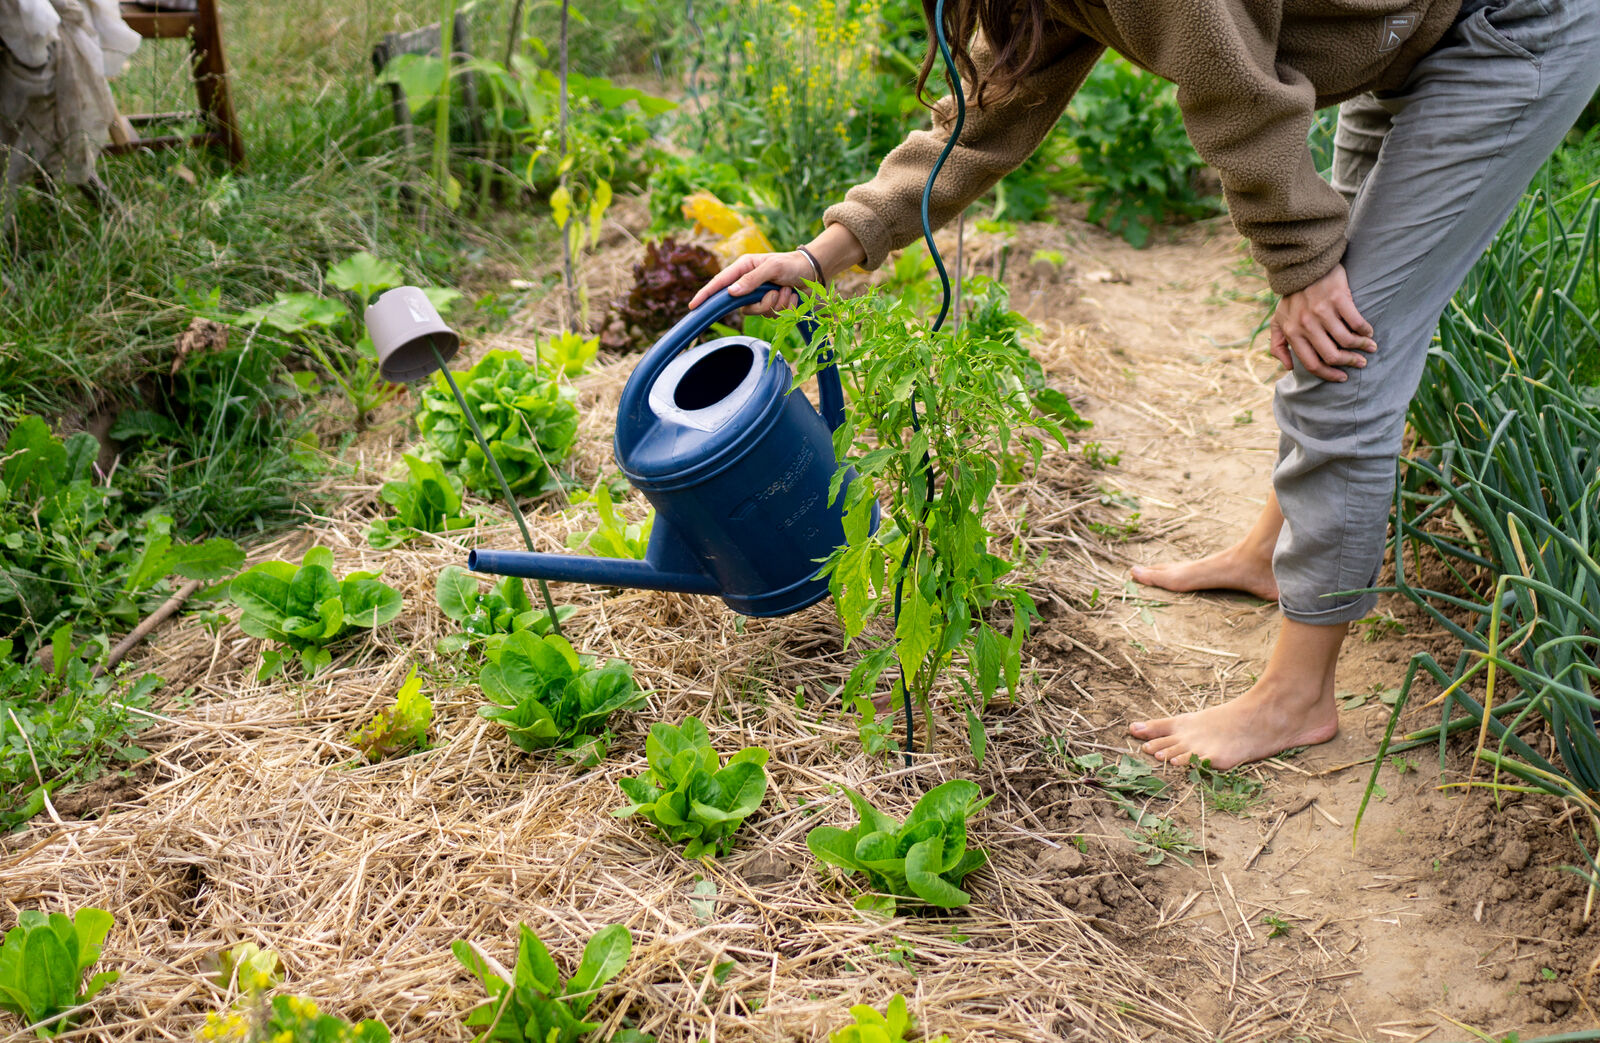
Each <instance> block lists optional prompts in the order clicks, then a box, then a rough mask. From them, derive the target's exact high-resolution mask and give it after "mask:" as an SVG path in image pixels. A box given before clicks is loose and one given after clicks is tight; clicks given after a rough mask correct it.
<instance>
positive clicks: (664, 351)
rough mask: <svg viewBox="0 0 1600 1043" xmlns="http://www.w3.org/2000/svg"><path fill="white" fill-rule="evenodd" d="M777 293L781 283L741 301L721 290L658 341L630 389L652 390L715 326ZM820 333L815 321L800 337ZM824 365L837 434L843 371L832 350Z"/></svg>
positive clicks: (803, 325)
mask: <svg viewBox="0 0 1600 1043" xmlns="http://www.w3.org/2000/svg"><path fill="white" fill-rule="evenodd" d="M776 289H780V287H779V286H778V284H777V283H771V282H769V283H762V284H761V285H760V286H757V287H756V288H755V289H754V290H751V291H750V292H749V293H744V294H740V295H739V296H737V297H735V296H733V295H732V294H731V293H729V292H728V291H727V290H718V291H717V292H716V293H714V294H712V295H711V297H709V298H708V299H707V300H706V302H705V303H704V304H702V305H700V307H698V308H696V309H695V310H694V311H692V312H690V313H689V314H687V315H685V316H684V317H683V318H681V319H679V320H678V323H677V325H675V326H673V327H672V329H670V330H668V331H667V333H666V335H665V336H663V337H662V338H661V339H660V340H658V341H656V343H655V347H653V348H651V349H650V350H649V351H648V352H646V353H645V356H644V358H642V359H640V360H639V365H638V367H637V368H636V369H635V370H634V375H633V377H632V378H630V379H629V381H628V384H629V386H630V387H634V386H637V387H639V388H641V389H643V388H648V387H649V386H650V385H651V384H653V383H655V379H656V376H657V375H658V374H660V372H661V370H662V369H663V368H664V367H665V366H666V364H667V363H669V362H671V361H672V360H673V358H674V357H675V356H676V355H677V354H678V352H680V351H682V350H683V349H684V348H687V347H689V346H690V345H691V344H693V343H694V342H695V340H696V339H697V338H699V336H700V335H701V334H702V333H704V332H705V331H706V330H708V329H710V328H711V326H712V324H713V323H715V322H717V320H719V319H721V318H722V317H723V316H724V315H726V314H728V313H729V312H730V311H733V310H734V309H736V308H742V307H744V306H745V305H747V304H754V303H755V302H757V301H759V300H760V299H761V298H762V297H765V296H766V295H767V294H768V293H770V292H771V291H773V290H776ZM816 332H817V324H816V323H815V322H814V321H812V320H811V319H803V320H801V322H800V335H801V336H802V337H804V338H805V342H806V344H808V345H809V344H811V343H812V340H813V338H814V337H815V336H816ZM821 361H823V362H824V363H826V365H825V366H823V368H822V369H820V370H818V371H817V391H818V393H819V397H820V398H821V400H822V419H823V420H826V421H827V423H828V427H829V429H830V430H835V431H836V430H838V428H839V425H840V424H843V423H844V387H843V385H842V384H840V382H839V367H838V366H836V365H834V363H833V351H832V350H831V349H829V348H827V347H824V348H823V349H822V351H821ZM624 408H626V404H624Z"/></svg>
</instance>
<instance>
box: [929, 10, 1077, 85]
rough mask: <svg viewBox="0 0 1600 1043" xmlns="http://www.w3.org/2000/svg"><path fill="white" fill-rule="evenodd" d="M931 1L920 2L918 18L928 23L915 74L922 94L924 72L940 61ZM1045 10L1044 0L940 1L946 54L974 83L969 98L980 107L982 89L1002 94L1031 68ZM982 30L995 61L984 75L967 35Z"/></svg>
mask: <svg viewBox="0 0 1600 1043" xmlns="http://www.w3.org/2000/svg"><path fill="white" fill-rule="evenodd" d="M935 11H936V0H922V13H923V17H924V18H926V20H927V22H928V53H927V55H926V56H925V57H924V58H923V59H922V72H921V74H920V75H918V76H917V96H918V97H921V96H922V93H923V89H924V88H925V87H926V86H927V83H928V76H929V75H930V74H931V73H932V72H933V68H934V65H935V63H937V62H939V61H940V57H939V43H938V37H937V35H936V34H935V32H934V27H933V22H934V16H935ZM1049 14H1050V3H1049V0H945V5H944V35H945V39H946V40H947V41H948V42H949V44H950V56H951V57H952V58H954V59H955V62H956V69H957V71H959V72H960V73H961V75H962V77H963V78H964V79H966V80H967V81H968V82H970V83H973V84H974V85H975V86H974V90H973V94H972V97H973V98H974V99H975V100H976V101H977V104H978V105H979V106H980V107H982V105H983V103H984V101H985V96H986V94H987V92H989V91H991V90H992V91H993V92H994V93H995V94H996V95H998V96H999V97H1002V98H1003V97H1006V96H1007V95H1009V94H1011V93H1012V92H1014V91H1015V90H1016V89H1017V85H1018V83H1020V82H1021V81H1022V79H1023V78H1024V77H1026V76H1027V75H1028V74H1029V73H1031V72H1033V71H1034V70H1035V68H1036V67H1037V66H1038V64H1039V60H1040V41H1041V40H1042V39H1043V37H1044V28H1045V21H1046V19H1047V18H1048V16H1049ZM976 30H981V31H982V32H983V36H984V39H986V40H987V41H988V42H989V46H990V48H991V50H992V51H993V53H994V64H993V65H992V66H991V67H990V68H989V70H988V71H987V73H986V74H985V75H983V76H981V77H980V76H979V75H978V71H977V68H976V67H975V66H974V65H973V63H972V39H973V35H974V32H975V31H976Z"/></svg>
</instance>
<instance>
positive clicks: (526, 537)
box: [428, 341, 566, 638]
mask: <svg viewBox="0 0 1600 1043" xmlns="http://www.w3.org/2000/svg"><path fill="white" fill-rule="evenodd" d="M428 348H429V350H431V351H432V352H433V360H434V361H435V362H436V363H438V364H439V372H441V373H443V374H444V379H445V383H447V384H449V385H450V390H451V391H454V392H455V395H456V405H458V406H460V407H461V415H462V416H464V417H466V418H467V423H468V424H469V425H471V427H472V437H473V438H476V439H477V440H478V448H479V449H482V450H483V455H484V456H485V457H486V458H487V459H488V461H489V470H491V471H493V472H494V477H495V481H497V482H499V483H500V493H501V495H503V496H504V497H505V498H506V506H508V507H510V508H511V517H513V518H515V519H516V520H517V528H518V529H520V530H522V542H523V543H524V544H525V545H526V546H527V548H528V553H529V554H537V553H538V551H536V550H535V549H534V546H533V534H532V533H530V532H529V531H528V520H527V519H526V518H524V517H523V516H522V508H521V507H518V506H517V498H516V497H515V496H513V495H511V485H510V483H508V482H507V481H506V476H505V475H503V474H501V473H500V462H499V461H498V460H496V459H495V458H494V454H493V453H491V452H490V451H489V443H488V442H487V441H485V440H484V437H483V431H482V429H480V428H479V427H478V418H477V416H476V415H475V414H474V413H473V412H472V408H471V407H470V406H468V405H467V399H466V396H464V395H463V394H461V389H460V388H459V387H457V386H456V378H455V377H453V376H452V375H451V374H450V367H449V366H447V365H445V361H444V356H443V355H441V354H440V353H439V346H438V345H437V344H434V343H433V342H432V341H429V342H428ZM537 582H538V584H539V593H540V594H543V595H544V609H545V611H546V612H548V613H549V614H550V629H551V630H553V631H554V632H555V635H556V636H557V637H560V638H565V637H566V635H565V634H563V633H562V632H561V621H560V620H559V619H557V618H556V603H555V601H554V600H552V599H551V597H550V585H549V584H548V583H546V582H545V581H544V580H542V579H541V580H538V581H537Z"/></svg>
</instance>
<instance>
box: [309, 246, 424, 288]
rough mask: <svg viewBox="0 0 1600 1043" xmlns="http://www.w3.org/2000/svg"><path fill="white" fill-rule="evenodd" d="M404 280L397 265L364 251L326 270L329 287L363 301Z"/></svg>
mask: <svg viewBox="0 0 1600 1043" xmlns="http://www.w3.org/2000/svg"><path fill="white" fill-rule="evenodd" d="M405 280H406V277H405V275H404V273H402V272H401V271H400V267H399V265H397V264H395V263H394V262H393V261H385V260H382V259H381V258H378V257H375V256H373V255H372V254H370V253H368V252H367V251H366V250H362V251H360V252H358V253H354V254H351V255H350V256H349V257H347V258H345V259H344V260H342V261H340V262H339V263H338V264H336V265H334V266H333V267H331V268H329V269H328V282H329V283H330V284H331V285H333V286H335V287H337V288H338V289H341V290H345V291H348V292H350V293H354V294H355V295H356V296H358V297H360V298H362V299H363V300H367V299H370V298H371V297H373V296H375V295H376V294H377V293H378V292H379V291H381V290H387V289H390V288H391V287H395V286H399V285H400V284H401V283H403V282H405Z"/></svg>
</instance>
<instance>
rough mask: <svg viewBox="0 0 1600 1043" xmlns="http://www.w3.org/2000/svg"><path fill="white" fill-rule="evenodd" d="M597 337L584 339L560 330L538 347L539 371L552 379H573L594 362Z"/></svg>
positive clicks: (596, 350) (597, 345) (598, 341)
mask: <svg viewBox="0 0 1600 1043" xmlns="http://www.w3.org/2000/svg"><path fill="white" fill-rule="evenodd" d="M599 351H600V338H599V337H584V336H581V335H579V334H577V333H573V332H572V331H571V330H562V331H561V332H560V333H558V334H556V335H555V336H554V337H551V338H550V339H549V340H547V341H545V342H544V343H543V344H541V345H539V371H540V372H542V373H546V374H548V375H549V376H552V377H575V376H577V375H578V374H579V373H582V372H583V370H584V367H585V366H587V365H588V364H589V363H591V362H593V361H594V357H595V355H596V354H598V353H599Z"/></svg>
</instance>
